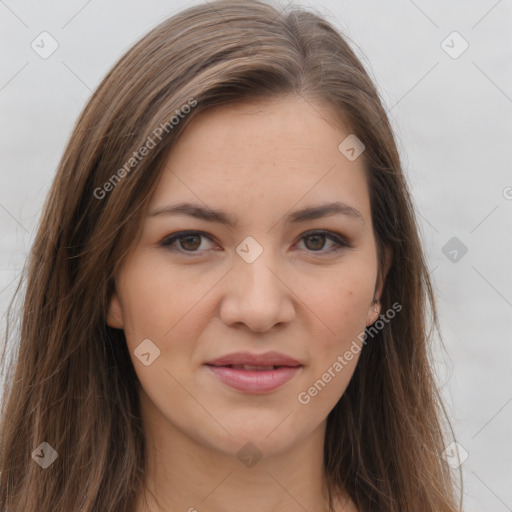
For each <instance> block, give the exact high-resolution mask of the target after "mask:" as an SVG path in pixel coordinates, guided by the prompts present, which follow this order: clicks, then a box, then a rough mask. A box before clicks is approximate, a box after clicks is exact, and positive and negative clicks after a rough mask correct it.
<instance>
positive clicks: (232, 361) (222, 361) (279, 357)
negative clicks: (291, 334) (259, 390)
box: [205, 352, 301, 366]
mask: <svg viewBox="0 0 512 512" xmlns="http://www.w3.org/2000/svg"><path fill="white" fill-rule="evenodd" d="M205 364H211V365H214V366H228V365H236V364H250V365H252V366H270V365H273V366H300V364H301V363H299V361H297V360H296V359H293V357H290V356H287V355H285V354H281V353H280V352H264V353H263V354H253V353H252V352H233V353H232V354H227V355H225V356H222V357H219V358H217V359H213V360H212V361H207V362H206V363H205Z"/></svg>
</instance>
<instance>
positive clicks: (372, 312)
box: [366, 301, 380, 327]
mask: <svg viewBox="0 0 512 512" xmlns="http://www.w3.org/2000/svg"><path fill="white" fill-rule="evenodd" d="M379 315H380V303H379V302H378V301H376V302H373V303H372V305H371V306H370V309H369V310H368V316H367V318H366V326H367V327H368V326H370V325H372V324H373V323H375V322H376V321H377V319H378V318H379Z"/></svg>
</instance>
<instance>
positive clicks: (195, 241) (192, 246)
mask: <svg viewBox="0 0 512 512" xmlns="http://www.w3.org/2000/svg"><path fill="white" fill-rule="evenodd" d="M179 240H180V246H181V248H182V249H185V250H186V251H195V250H196V249H198V248H199V246H200V245H201V237H200V236H198V235H187V236H184V237H181V238H180V239H179Z"/></svg>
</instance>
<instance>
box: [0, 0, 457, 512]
mask: <svg viewBox="0 0 512 512" xmlns="http://www.w3.org/2000/svg"><path fill="white" fill-rule="evenodd" d="M26 279H27V280H26V286H27V288H26V295H25V298H24V308H23V316H22V323H21V333H20V341H19V343H20V344H19V349H20V350H19V354H18V356H17V359H16V360H15V361H14V362H13V363H12V365H11V366H10V368H12V373H10V374H9V375H8V381H7V382H8V386H7V388H6V391H5V397H4V403H3V415H2V424H1V432H2V436H1V444H0V447H1V448H0V450H1V466H2V467H1V470H2V472H1V477H0V482H1V489H0V508H1V509H2V510H8V511H9V512H18V511H24V512H32V511H34V512H35V511H36V510H37V511H38V512H41V511H43V512H46V511H50V510H52V511H56V510H62V511H66V512H69V511H70V510H81V511H100V510H101V511H134V512H154V511H171V510H173V511H174V510H189V511H193V510H198V511H206V510H210V511H219V510H232V509H233V510H234V509H244V510H249V511H260V510H275V511H289V510H310V511H312V510H319V511H320V510H322V511H323V510H329V511H334V512H348V511H351V512H352V511H359V512H374V511H379V512H398V511H400V512H403V511H408V512H413V511H418V512H434V511H435V512H453V511H456V510H460V506H459V505H457V503H456V500H455V486H454V483H453V481H452V476H451V474H450V470H449V467H448V466H447V465H446V463H445V462H444V461H443V460H442V456H441V455H442V452H443V450H444V448H445V444H446V442H445V438H444V430H443V427H444V423H443V422H442V419H443V418H444V416H443V414H444V409H443V405H442V401H441V398H440V395H439V392H438V389H437V387H436V385H435V382H434V379H433V372H432V369H431V367H430V364H429V358H428V357H429V345H428V343H429V339H430V338H429V332H428V315H427V313H428V312H430V314H431V318H430V320H431V321H432V322H433V324H434V325H437V321H436V310H435V304H434V300H433V294H432V289H431V284H430V281H429V276H428V271H427V268H426V265H425V260H424V256H423V253H422V248H421V245H420V241H419V237H418V230H417V225H416V221H415V217H414V213H413V206H412V202H411V199H410V196H409V192H408V189H407V185H406V182H405V179H404V176H403V173H402V170H401V166H400V160H399V155H398V152H397V148H396V145H395V142H394V138H393V134H392V130H391V128H390V125H389V122H388V119H387V116H386V113H385V111H384V109H383V107H382V105H381V102H380V99H379V97H378V94H377V92H376V89H375V86H374V85H373V83H372V81H371V80H370V78H369V77H368V75H367V73H366V72H365V70H364V68H363V66H362V65H361V63H360V62H359V60H358V59H357V58H356V56H355V55H354V53H353V52H352V50H351V49H350V47H349V46H348V44H347V42H346V41H345V40H344V39H343V38H342V37H341V35H339V34H338V33H337V32H336V31H335V30H334V29H333V27H332V26H331V25H329V23H327V22H326V21H325V20H323V19H322V18H320V17H319V16H317V15H314V14H312V13H309V12H306V11H303V10H294V11H290V12H283V13H281V12H279V11H278V10H276V9H275V8H274V7H271V6H269V5H266V4H264V3H260V2H257V1H245V0H243V1H236V2H233V1H226V0H219V1H215V2H208V3H205V4H201V5H199V6H197V7H193V8H190V9H187V10H186V11H183V12H181V13H180V14H178V15H176V16H174V17H172V18H170V19H168V20H166V21H164V22H163V23H161V24H160V25H159V26H157V27H156V28H155V29H153V30H152V31H151V32H150V33H149V34H147V35H146V36H145V37H144V38H143V39H142V40H141V41H140V42H138V43H137V44H136V45H134V46H133V48H131V49H130V50H129V51H128V52H127V53H126V55H125V56H124V57H122V58H121V59H120V61H119V62H118V63H117V64H116V65H115V66H114V68H113V69H112V70H111V71H110V73H109V74H108V75H107V76H106V78H105V79H104V80H103V82H102V83H101V84H100V86H99V87H98V89H97V91H96V92H95V94H94V95H93V96H92V98H91V99H90V101H89V103H88V104H87V106H86V107H85V109H84V112H83V113H82V115H81V116H80V118H79V120H78V123H77V125H76V127H75V129H74V132H73V134H72V136H71V139H70V141H69V144H68V147H67V148H66V150H65V153H64V155H63V158H62V161H61V163H60V166H59V169H58V172H57V176H56V178H55V181H54V183H53V185H52V188H51V191H50V193H49V196H48V198H47V202H46V205H45V208H44V212H43V215H42V217H41V221H40V226H39V230H38V233H37V236H36V239H35V242H34V246H33V249H32V252H31V255H30V259H29V262H28V271H27V278H26ZM427 308H429V309H427ZM446 425H449V423H448V422H446Z"/></svg>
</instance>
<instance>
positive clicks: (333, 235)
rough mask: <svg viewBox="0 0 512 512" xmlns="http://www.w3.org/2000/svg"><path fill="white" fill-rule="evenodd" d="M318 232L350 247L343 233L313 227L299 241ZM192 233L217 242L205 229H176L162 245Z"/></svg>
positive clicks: (336, 242) (339, 245)
mask: <svg viewBox="0 0 512 512" xmlns="http://www.w3.org/2000/svg"><path fill="white" fill-rule="evenodd" d="M317 234H320V235H325V236H326V238H329V239H330V240H331V241H333V242H334V243H335V244H337V245H338V248H342V247H344V246H345V247H350V242H349V241H348V240H347V239H346V237H345V236H343V235H341V234H339V233H336V232H334V231H331V230H328V229H311V230H308V231H305V232H304V233H302V234H301V235H300V237H299V241H301V240H302V239H304V238H305V237H307V236H312V235H317ZM191 235H198V236H203V237H205V238H208V239H209V240H210V241H212V242H215V237H213V236H212V235H209V234H208V233H205V232H204V231H200V230H183V231H176V232H175V233H172V234H170V235H168V236H166V237H164V239H163V240H162V242H161V244H162V245H168V246H170V245H171V243H174V242H176V241H177V240H179V239H180V238H184V237H186V236H191ZM170 239H174V240H172V241H171V242H170V243H168V244H166V243H165V242H166V241H168V240H170ZM178 251H179V249H178ZM182 252H184V253H189V254H194V253H199V252H201V251H182ZM310 252H311V253H315V252H318V253H319V254H321V253H322V252H324V253H325V252H328V251H310Z"/></svg>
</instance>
